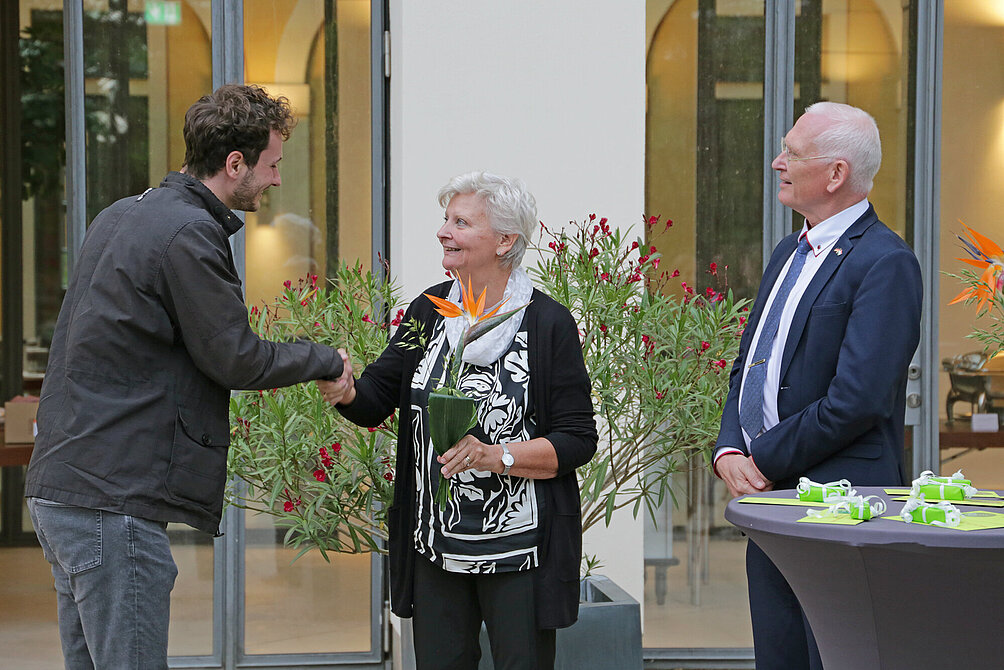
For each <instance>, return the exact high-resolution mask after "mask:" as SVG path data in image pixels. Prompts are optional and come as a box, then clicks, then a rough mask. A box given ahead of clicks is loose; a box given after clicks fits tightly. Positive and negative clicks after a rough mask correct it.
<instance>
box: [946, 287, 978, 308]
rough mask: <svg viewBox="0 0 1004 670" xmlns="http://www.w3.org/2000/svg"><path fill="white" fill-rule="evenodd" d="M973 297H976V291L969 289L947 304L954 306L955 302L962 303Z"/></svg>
mask: <svg viewBox="0 0 1004 670" xmlns="http://www.w3.org/2000/svg"><path fill="white" fill-rule="evenodd" d="M974 295H976V291H975V290H973V289H971V288H967V289H966V290H965V291H963V292H962V293H960V294H959V295H957V296H955V297H954V298H952V301H951V302H950V303H948V304H949V305H954V304H955V303H957V302H962V301H964V300H969V298H971V297H973V296H974Z"/></svg>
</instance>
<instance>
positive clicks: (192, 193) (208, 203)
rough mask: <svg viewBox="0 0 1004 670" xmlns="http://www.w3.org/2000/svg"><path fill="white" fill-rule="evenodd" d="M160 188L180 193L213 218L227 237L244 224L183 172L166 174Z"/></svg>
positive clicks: (212, 194)
mask: <svg viewBox="0 0 1004 670" xmlns="http://www.w3.org/2000/svg"><path fill="white" fill-rule="evenodd" d="M160 187H161V188H170V189H173V190H175V191H178V192H179V193H181V195H182V197H183V198H185V200H187V201H188V202H190V203H192V204H193V205H198V206H200V207H203V208H205V209H206V211H208V212H209V213H210V214H212V216H213V218H214V219H216V221H218V222H219V224H220V225H221V226H223V230H225V231H226V233H227V236H228V237H229V236H230V235H233V234H234V233H236V232H237V231H238V230H240V229H241V227H242V226H243V225H244V222H243V221H242V220H241V218H240V217H239V216H237V215H236V214H235V213H234V212H233V210H231V209H230V208H229V207H227V206H226V205H224V204H223V201H221V200H220V199H219V198H217V197H216V195H215V194H214V193H213V192H212V191H210V190H209V188H208V187H207V186H206V185H205V184H203V183H202V182H201V181H199V180H198V179H196V178H195V177H192V176H191V175H187V174H184V173H183V172H168V173H167V176H166V177H164V181H162V182H160Z"/></svg>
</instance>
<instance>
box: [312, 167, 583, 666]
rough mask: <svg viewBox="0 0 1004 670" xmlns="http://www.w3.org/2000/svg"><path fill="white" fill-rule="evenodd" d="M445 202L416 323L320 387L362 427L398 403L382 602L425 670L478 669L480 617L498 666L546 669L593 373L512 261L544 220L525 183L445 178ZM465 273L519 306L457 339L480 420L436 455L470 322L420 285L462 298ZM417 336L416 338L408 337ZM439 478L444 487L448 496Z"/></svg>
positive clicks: (566, 318)
mask: <svg viewBox="0 0 1004 670" xmlns="http://www.w3.org/2000/svg"><path fill="white" fill-rule="evenodd" d="M439 202H440V204H441V205H442V206H443V207H444V208H445V209H446V213H445V217H444V221H443V225H442V226H441V227H440V229H439V232H438V233H437V237H438V239H439V243H440V244H441V245H442V249H443V267H444V268H446V270H447V271H448V272H449V274H450V275H451V277H453V279H452V280H450V281H447V282H443V283H441V284H438V285H436V286H433V287H431V288H429V289H428V290H427V291H425V293H424V294H423V295H422V296H419V297H418V298H417V299H415V300H414V301H413V302H412V303H411V306H410V307H409V309H408V312H407V314H406V315H405V318H404V321H403V323H405V324H408V323H409V322H410V323H413V324H417V327H415V326H413V327H411V328H409V327H401V328H399V329H398V331H397V332H396V333H395V335H394V337H393V339H392V341H391V344H390V346H388V347H387V349H386V350H384V352H383V354H381V356H380V357H379V358H378V359H377V360H376V361H374V362H373V363H371V364H370V365H368V366H367V367H366V369H365V370H364V371H363V373H362V375H361V376H360V377H359V379H353V378H352V375H351V374H347V375H343V377H341V378H340V379H339V380H337V381H333V382H318V386H319V387H320V389H321V391H322V393H324V396H325V398H326V399H327V400H328V401H329V402H331V403H332V404H333V405H335V406H336V407H337V409H338V411H339V412H341V413H342V414H343V415H344V416H346V417H347V418H348V419H350V420H351V421H353V422H355V423H357V424H359V425H365V426H376V425H378V424H380V423H382V422H383V421H385V420H386V419H387V417H389V416H390V415H391V414H392V413H393V412H394V411H395V410H399V411H400V420H399V432H398V446H397V470H396V481H395V489H394V504H393V506H392V507H391V509H390V510H389V512H388V518H389V532H390V540H389V550H390V572H391V606H392V609H393V611H394V612H395V613H396V614H397V615H398V616H402V617H412V618H413V628H414V638H415V656H416V660H417V664H418V667H419V668H420V670H428V669H431V668H437V669H438V668H443V669H445V668H450V669H457V670H461V669H469V670H475V669H476V668H477V667H478V662H479V659H480V656H481V651H480V646H479V643H478V636H479V632H480V629H481V623H482V621H483V622H484V623H485V626H486V628H487V631H488V637H489V640H490V642H491V649H492V657H493V660H494V663H495V667H496V668H528V669H530V668H540V669H544V670H546V669H549V668H553V666H554V653H555V647H554V640H555V629H556V628H562V627H565V626H569V625H571V624H572V623H574V622H575V620H576V617H577V616H578V602H579V583H578V576H579V562H580V558H581V552H582V540H581V534H582V523H581V517H580V506H579V489H578V484H577V481H576V477H575V469H576V468H577V467H579V466H581V465H584V464H585V463H587V462H588V461H589V459H590V458H592V456H593V454H594V453H595V451H596V440H597V434H596V426H595V422H594V420H593V408H592V402H591V400H590V382H589V377H588V375H587V373H586V369H585V365H584V363H583V360H582V350H581V346H580V343H579V337H578V330H577V327H576V324H575V321H574V320H573V319H572V316H571V314H570V313H569V312H568V310H567V309H566V308H565V307H563V306H562V305H560V304H558V303H557V302H555V301H554V300H552V299H551V298H549V297H548V296H546V295H544V294H543V293H541V292H540V291H539V290H537V289H535V288H534V287H533V286H532V285H531V283H530V278H529V277H528V276H527V274H526V272H525V271H524V270H523V269H522V268H521V267H520V261H521V260H522V258H523V254H524V252H525V251H526V248H527V246H528V243H529V241H530V236H531V235H532V234H533V232H534V230H535V229H536V226H537V211H536V202H535V200H534V198H533V196H532V195H531V194H530V193H529V192H528V191H527V190H526V187H525V186H524V184H523V182H522V181H520V180H518V179H510V178H506V177H500V176H497V175H492V174H488V173H485V172H472V173H469V174H464V175H460V176H458V177H454V178H453V179H451V180H450V182H449V183H448V184H446V185H445V186H443V188H442V189H440V191H439ZM461 282H463V283H464V285H467V284H468V283H469V284H470V286H471V288H472V289H473V294H474V295H479V294H480V293H481V292H482V291H484V292H485V294H486V298H485V304H487V305H496V304H498V303H500V302H502V301H503V300H505V301H506V305H507V307H506V309H510V308H513V307H518V306H521V305H528V306H527V307H526V309H524V310H522V311H520V312H518V313H517V314H516V315H515V316H513V317H512V318H510V319H508V320H507V321H505V322H504V323H503V324H502V325H501V326H499V327H497V328H495V329H494V330H493V331H491V332H490V333H488V334H487V335H485V336H484V337H482V338H480V339H478V340H477V341H475V342H474V343H473V344H470V345H468V346H467V347H466V348H465V349H464V353H463V357H462V360H463V361H464V363H466V365H464V366H462V367H461V373H460V376H459V380H458V387H459V388H460V389H461V390H463V391H464V392H465V393H466V394H467V395H468V396H471V397H473V398H475V399H476V400H477V402H478V410H477V424H476V425H475V427H474V428H473V429H471V430H470V431H468V434H467V435H465V436H464V437H463V438H462V439H461V440H460V441H459V442H457V444H455V445H454V446H453V447H452V448H451V449H449V450H448V451H446V452H445V453H444V454H443V455H442V456H438V455H437V454H436V452H435V450H434V449H433V445H432V443H431V439H430V435H429V420H428V410H427V409H426V408H427V405H428V397H429V393H430V392H431V391H432V390H433V389H434V388H435V387H436V386H437V385H438V383H439V382H440V380H441V379H443V376H444V371H445V369H446V365H447V362H448V359H449V353H450V352H451V351H453V350H455V349H456V347H457V344H458V342H459V341H460V338H461V336H462V334H463V331H464V329H465V328H466V320H465V319H462V318H450V319H444V317H443V316H441V315H439V314H437V313H436V312H435V311H434V306H433V303H432V301H430V300H429V298H428V297H426V295H425V294H428V295H431V296H435V297H437V298H446V299H448V300H451V301H452V302H454V303H459V302H460V298H461ZM416 331H418V332H416ZM416 341H420V342H422V343H423V344H422V346H421V347H415V346H409V345H408V343H409V342H416ZM402 345H404V346H402ZM349 369H350V370H351V366H349ZM441 477H447V478H450V479H451V481H452V484H451V488H452V496H451V498H450V500H449V502H447V503H446V504H444V505H442V506H440V504H438V503H437V502H436V496H435V492H436V489H437V487H438V484H439V481H440V478H441Z"/></svg>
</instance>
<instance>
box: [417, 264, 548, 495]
mask: <svg viewBox="0 0 1004 670" xmlns="http://www.w3.org/2000/svg"><path fill="white" fill-rule="evenodd" d="M486 291H487V289H485V290H482V291H481V295H480V296H479V297H478V299H477V300H475V299H474V291H473V289H472V288H471V280H470V278H468V279H467V286H464V282H463V281H461V282H460V295H461V303H462V305H463V306H462V307H461V306H460V305H457V304H455V303H453V302H451V301H449V300H444V299H443V298H439V297H437V296H434V295H429V294H428V293H425V294H424V295H425V297H426V298H428V299H429V300H431V301H432V304H433V305H435V309H436V311H437V312H439V313H440V314H442V315H443V316H444V317H446V318H448V319H452V318H459V317H465V318H466V319H467V329H466V330H465V331H464V335H463V337H461V338H460V342H458V343H457V348H456V351H454V352H453V360H452V361H451V362H450V365H449V366H448V367H447V370H446V373H445V377H446V378H445V379H444V380H443V383H442V384H441V385H440V386H439V388H437V389H435V390H434V391H432V393H430V394H429V400H428V409H429V437H430V439H431V440H432V446H433V448H434V449H435V450H436V453H437V454H439V455H440V456H442V455H443V454H445V453H446V452H447V451H448V450H449V449H450V448H451V447H452V446H453V445H454V444H456V443H457V442H459V441H460V438H462V437H463V436H464V435H465V434H466V433H467V431H469V430H470V429H471V428H473V427H474V424H475V423H476V421H477V418H476V417H477V404H476V402H475V400H474V399H473V398H471V397H469V396H468V395H467V394H465V393H464V392H463V391H461V390H460V389H459V388H457V387H456V386H455V384H456V383H458V382H459V379H460V365H461V363H462V361H463V356H464V349H465V348H466V347H467V345H468V344H470V343H471V342H474V341H475V340H477V339H478V338H479V337H482V336H483V335H485V334H486V333H488V332H490V331H491V330H493V329H494V328H497V327H498V326H500V325H501V324H502V323H504V322H505V321H506V320H507V319H509V318H510V317H512V316H513V315H514V314H516V313H517V312H518V311H519V310H521V309H523V308H524V307H526V305H522V306H520V307H517V308H516V309H512V310H509V311H508V312H502V313H499V310H500V309H501V308H502V306H503V305H504V304H505V303H506V302H508V299H506V300H502V301H501V302H499V304H497V305H495V307H494V308H492V309H491V310H490V311H489V312H488V313H487V314H485V313H484V309H485V294H486ZM529 304H530V303H527V305H529ZM451 490H452V489H451V485H450V483H449V481H448V480H447V479H445V478H443V477H440V479H439V485H438V487H437V489H436V493H435V496H434V498H435V501H436V504H438V505H439V506H440V508H445V507H446V506H447V505H448V504H449V502H450V500H451V498H452V496H451Z"/></svg>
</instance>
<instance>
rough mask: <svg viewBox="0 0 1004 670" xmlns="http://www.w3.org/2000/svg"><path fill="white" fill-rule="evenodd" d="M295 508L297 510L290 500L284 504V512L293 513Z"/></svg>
mask: <svg viewBox="0 0 1004 670" xmlns="http://www.w3.org/2000/svg"><path fill="white" fill-rule="evenodd" d="M295 508H296V505H294V504H293V503H292V501H290V500H287V501H286V502H284V503H283V504H282V510H283V511H284V512H292V511H293V510H294V509H295Z"/></svg>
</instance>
